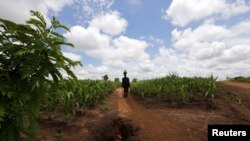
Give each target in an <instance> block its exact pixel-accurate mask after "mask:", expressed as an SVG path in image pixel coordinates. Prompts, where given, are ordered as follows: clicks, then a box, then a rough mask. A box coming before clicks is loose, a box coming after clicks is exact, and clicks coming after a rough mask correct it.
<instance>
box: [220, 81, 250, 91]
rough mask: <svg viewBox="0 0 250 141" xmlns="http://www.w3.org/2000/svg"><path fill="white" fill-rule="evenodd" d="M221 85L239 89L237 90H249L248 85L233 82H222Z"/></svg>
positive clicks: (249, 85) (249, 84)
mask: <svg viewBox="0 0 250 141" xmlns="http://www.w3.org/2000/svg"><path fill="white" fill-rule="evenodd" d="M222 83H223V84H224V85H227V86H233V87H239V88H243V89H249V90H250V83H245V82H234V81H223V82H222Z"/></svg>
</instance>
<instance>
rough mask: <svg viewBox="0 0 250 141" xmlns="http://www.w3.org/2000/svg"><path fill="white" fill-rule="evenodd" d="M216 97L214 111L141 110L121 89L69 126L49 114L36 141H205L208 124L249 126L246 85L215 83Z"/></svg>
mask: <svg viewBox="0 0 250 141" xmlns="http://www.w3.org/2000/svg"><path fill="white" fill-rule="evenodd" d="M216 95H217V98H216V103H217V106H218V109H216V110H207V109H204V107H203V108H202V107H200V106H192V107H187V106H186V107H181V108H175V107H168V106H161V105H159V106H155V105H158V103H155V105H150V104H149V105H145V103H141V102H142V101H137V100H136V98H135V97H134V96H133V95H131V94H129V97H128V98H127V99H124V98H123V89H122V88H118V89H116V90H115V91H114V92H113V93H112V94H111V95H110V96H109V97H108V98H107V99H106V100H105V102H104V104H103V105H98V106H97V107H96V108H93V109H88V111H87V113H86V114H85V115H79V116H76V117H74V118H73V120H72V121H71V122H70V123H65V122H62V120H61V117H62V116H56V114H58V113H55V114H52V115H54V118H53V119H47V118H42V119H41V121H40V133H39V138H38V140H39V141H54V140H58V141H82V140H83V141H100V140H102V141H107V140H109V141H207V125H208V124H249V123H250V120H249V119H250V84H246V83H239V82H220V83H219V87H218V90H217V94H216ZM105 107H106V108H105ZM105 109H106V110H105ZM131 126H133V127H136V129H137V127H138V128H139V130H138V131H137V130H134V128H132V127H131ZM121 128H123V129H122V130H124V128H125V130H129V131H130V130H133V133H129V134H130V138H128V139H124V138H123V136H122V135H121V134H122V133H121V131H120V132H119V130H121ZM134 131H135V132H134ZM126 133H128V131H126ZM108 134H110V135H108ZM24 141H28V140H26V139H24Z"/></svg>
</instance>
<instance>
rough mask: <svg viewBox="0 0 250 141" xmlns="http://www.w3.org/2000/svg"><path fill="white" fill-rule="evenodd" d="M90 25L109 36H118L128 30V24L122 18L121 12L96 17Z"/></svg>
mask: <svg viewBox="0 0 250 141" xmlns="http://www.w3.org/2000/svg"><path fill="white" fill-rule="evenodd" d="M89 25H90V27H95V28H97V29H100V30H101V31H103V32H105V33H107V34H110V35H118V34H121V33H122V32H124V31H125V30H126V28H127V25H128V22H127V21H126V20H125V19H124V18H122V17H121V15H120V13H119V12H117V11H112V12H109V13H105V14H102V15H98V16H96V17H95V18H94V19H92V20H91V21H90V22H89Z"/></svg>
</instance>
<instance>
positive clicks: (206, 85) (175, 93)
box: [131, 74, 217, 103]
mask: <svg viewBox="0 0 250 141" xmlns="http://www.w3.org/2000/svg"><path fill="white" fill-rule="evenodd" d="M216 79H217V78H214V77H213V76H210V77H208V78H202V77H193V78H189V77H179V76H177V75H175V74H171V75H168V76H166V77H164V78H156V79H151V80H142V81H137V82H134V83H132V85H131V92H132V93H134V94H136V95H139V96H140V97H142V98H147V97H155V98H157V99H162V100H166V101H170V102H175V103H187V102H190V101H192V100H193V99H195V98H196V97H197V96H198V95H200V94H202V96H203V97H204V98H205V99H210V100H211V99H213V98H214V96H215V92H216Z"/></svg>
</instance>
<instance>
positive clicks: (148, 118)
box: [109, 88, 206, 141]
mask: <svg viewBox="0 0 250 141" xmlns="http://www.w3.org/2000/svg"><path fill="white" fill-rule="evenodd" d="M111 97H112V98H111V99H109V100H110V101H112V102H117V108H118V109H117V110H118V115H119V116H120V117H122V118H126V119H130V120H132V121H133V122H134V123H135V124H136V125H137V126H139V127H140V130H139V138H140V139H141V140H143V141H144V140H148V141H166V140H167V141H184V140H185V141H195V139H194V137H193V136H195V134H197V131H195V132H194V129H190V128H188V127H185V122H194V121H193V120H192V118H194V117H200V116H202V115H203V114H205V113H202V114H201V113H200V114H198V115H193V114H192V113H184V112H183V110H181V109H179V110H170V109H168V110H166V109H150V108H146V107H144V106H143V105H140V104H138V103H137V102H136V101H135V100H134V98H132V97H131V95H129V97H128V99H124V98H123V89H122V88H119V89H117V90H116V92H115V93H114V94H113V95H112V96H111ZM196 114H197V112H196ZM201 118H203V119H206V117H205V115H204V116H203V117H201ZM179 119H182V120H181V121H179ZM189 119H190V120H189ZM188 120H189V121H188ZM181 122H184V123H183V124H182V123H181ZM204 122H206V121H204ZM197 124H199V123H197ZM200 127H202V128H201V129H198V130H199V133H202V134H203V135H204V133H205V127H204V125H201V126H200ZM204 138H205V137H204ZM198 140H200V139H198Z"/></svg>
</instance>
